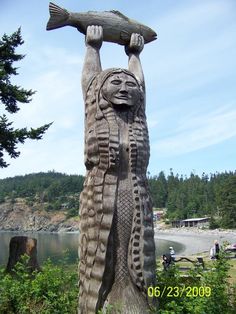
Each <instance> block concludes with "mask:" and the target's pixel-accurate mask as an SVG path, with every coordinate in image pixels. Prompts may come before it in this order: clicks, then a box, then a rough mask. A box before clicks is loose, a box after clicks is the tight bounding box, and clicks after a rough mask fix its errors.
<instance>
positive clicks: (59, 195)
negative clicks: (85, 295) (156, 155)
mask: <svg viewBox="0 0 236 314" xmlns="http://www.w3.org/2000/svg"><path fill="white" fill-rule="evenodd" d="M148 180H149V186H150V192H151V196H152V200H153V207H154V208H166V217H165V218H166V219H168V220H170V221H171V220H176V219H186V218H194V217H205V216H208V217H211V220H210V227H211V228H218V227H221V228H236V172H224V173H214V174H210V175H207V174H205V173H203V174H202V176H199V175H197V174H194V173H191V174H190V176H183V175H179V174H174V173H173V171H172V169H171V170H170V172H169V174H167V175H165V173H164V172H163V171H162V172H160V173H159V174H158V175H154V176H152V175H149V177H148ZM83 182H84V177H83V176H82V175H66V174H62V173H57V172H54V171H50V172H47V173H36V174H29V175H25V176H16V177H13V178H6V179H1V180H0V203H4V202H5V201H10V202H12V203H14V202H15V201H16V199H17V198H21V199H24V200H25V201H26V203H27V205H29V206H31V207H32V208H34V206H36V204H37V207H38V205H39V204H40V205H41V208H42V210H46V211H48V212H53V211H60V210H63V211H66V212H67V216H68V217H73V216H77V215H78V209H79V196H80V193H81V191H82V188H83Z"/></svg>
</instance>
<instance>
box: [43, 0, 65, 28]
mask: <svg viewBox="0 0 236 314" xmlns="http://www.w3.org/2000/svg"><path fill="white" fill-rule="evenodd" d="M49 13H50V19H49V21H48V23H47V30H48V31H49V30H52V29H55V28H59V27H62V26H64V25H65V22H66V20H67V19H68V17H69V15H70V13H69V12H68V11H67V10H66V9H62V8H60V7H59V6H58V5H56V4H54V3H52V2H50V3H49Z"/></svg>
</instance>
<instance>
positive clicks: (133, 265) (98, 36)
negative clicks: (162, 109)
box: [48, 4, 155, 314]
mask: <svg viewBox="0 0 236 314" xmlns="http://www.w3.org/2000/svg"><path fill="white" fill-rule="evenodd" d="M51 6H52V9H53V12H51V15H52V13H53V14H55V12H56V11H57V12H58V14H61V12H59V11H60V10H59V9H57V8H56V7H55V5H52V4H51ZM68 14H69V13H68ZM57 18H58V17H56V18H55V19H54V20H52V21H51V23H50V28H49V29H53V25H54V24H55V23H56V22H57V20H56V19H57ZM67 20H68V17H67ZM77 21H78V20H77ZM127 21H129V20H128V18H127ZM127 21H126V22H127ZM103 22H104V21H103ZM127 23H128V22H127ZM64 25H72V23H71V24H66V22H64ZM64 25H62V26H64ZM100 25H102V24H100ZM117 25H118V24H117ZM72 26H75V25H72ZM48 27H49V26H48ZM60 27H61V26H60ZM117 27H118V26H117ZM119 27H122V24H121V25H119ZM54 28H55V27H54ZM79 30H80V29H79ZM116 34H117V33H116ZM154 34H155V33H154ZM144 37H145V35H144V36H142V35H140V34H137V33H132V34H130V36H129V39H128V42H127V39H126V41H125V42H123V44H124V45H126V48H125V50H126V53H127V55H128V57H129V62H128V70H126V69H119V68H118V69H117V68H113V69H108V70H104V71H103V70H102V68H101V61H100V55H99V50H100V48H101V46H102V42H103V27H102V26H96V25H88V26H87V30H86V45H87V52H86V56H85V62H84V67H83V73H82V89H83V96H84V102H85V165H86V170H87V172H86V178H85V182H84V189H83V191H82V193H81V202H80V219H81V220H80V238H79V258H80V265H79V274H80V283H79V287H80V288H79V291H80V292H79V294H80V295H79V312H80V313H81V314H94V313H97V312H98V311H99V310H101V309H104V308H106V306H107V305H113V306H114V310H113V313H118V312H119V311H120V312H119V313H122V314H132V313H133V314H145V313H148V310H149V302H148V297H147V288H148V287H149V286H150V285H153V284H154V281H155V244H154V231H153V216H152V203H151V199H150V195H149V189H148V182H147V177H146V171H147V166H148V162H149V139H148V129H147V122H146V116H145V84H144V76H143V71H142V67H141V63H140V59H139V54H140V52H141V51H142V49H143V47H144V42H148V41H146V40H145V38H144ZM107 38H108V39H109V41H115V39H114V38H115V37H112V38H109V32H108V29H107V28H106V40H108V39H107ZM152 40H153V39H152Z"/></svg>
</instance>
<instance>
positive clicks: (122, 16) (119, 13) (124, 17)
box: [110, 10, 129, 21]
mask: <svg viewBox="0 0 236 314" xmlns="http://www.w3.org/2000/svg"><path fill="white" fill-rule="evenodd" d="M110 12H112V13H114V14H116V15H118V16H119V17H121V18H122V19H124V20H126V21H129V18H128V17H127V16H125V15H124V14H123V13H121V12H120V11H117V10H111V11H110Z"/></svg>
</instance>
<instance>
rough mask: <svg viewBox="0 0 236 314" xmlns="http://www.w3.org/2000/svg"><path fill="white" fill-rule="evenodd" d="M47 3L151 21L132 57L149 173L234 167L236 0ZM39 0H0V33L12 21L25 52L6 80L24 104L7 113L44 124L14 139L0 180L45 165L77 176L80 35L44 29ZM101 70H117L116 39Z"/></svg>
mask: <svg viewBox="0 0 236 314" xmlns="http://www.w3.org/2000/svg"><path fill="white" fill-rule="evenodd" d="M55 3H56V4H58V5H60V6H62V7H65V8H67V9H68V10H69V11H73V12H82V11H83V12H85V11H89V10H97V11H104V10H111V9H116V10H120V11H121V12H122V13H123V14H125V15H127V16H128V17H130V18H133V19H136V20H138V21H140V22H142V23H143V24H146V25H148V26H150V27H151V28H153V29H154V30H155V31H156V32H157V34H158V39H157V40H156V41H154V42H152V43H150V44H147V45H145V49H144V51H143V52H142V54H141V61H142V65H143V70H144V74H145V80H146V87H147V119H148V125H149V134H150V145H151V158H150V163H149V172H150V173H151V174H152V175H155V174H158V173H159V172H160V171H162V170H164V171H165V173H166V174H168V173H169V169H170V168H172V169H173V171H174V173H179V174H186V175H189V174H190V173H191V172H192V171H194V172H195V173H197V174H199V175H201V174H202V173H203V172H205V173H214V172H216V171H218V172H222V171H225V170H227V171H229V170H235V168H236V167H235V160H236V157H235V153H236V123H235V121H236V57H235V56H236V36H235V34H236V1H234V0H186V1H184V0H179V1H176V0H165V1H162V0H149V1H127V0H126V1H125V0H117V1H115V0H109V1H108V0H103V1H90V0H87V1H78V0H58V1H55ZM48 4H49V1H46V0H41V1H38V0H31V1H28V0H0V36H2V35H3V33H7V34H11V33H12V32H14V31H15V30H16V29H17V28H18V27H19V26H21V29H22V35H23V39H24V40H25V44H24V45H23V46H22V47H21V48H20V49H19V50H18V51H19V52H22V53H24V54H26V57H25V59H24V60H23V61H21V62H20V63H18V64H17V66H19V67H20V68H19V75H18V76H17V77H16V78H15V79H14V82H16V83H17V84H19V85H21V86H22V87H24V88H28V89H30V88H31V89H33V90H36V91H37V93H36V94H35V95H34V96H33V101H32V102H31V103H30V104H26V105H22V106H21V110H20V111H19V113H17V114H15V115H11V116H9V118H10V120H12V121H14V123H15V126H17V127H24V126H28V127H31V126H32V127H37V126H40V125H43V124H45V123H49V122H51V121H54V123H53V125H52V127H51V128H50V130H49V131H48V132H47V134H45V136H44V139H43V140H41V141H27V142H26V143H25V145H22V146H19V150H20V151H21V155H20V157H19V158H17V159H15V160H14V159H13V160H9V162H10V164H11V165H10V166H9V167H8V168H6V169H1V170H0V178H4V177H12V176H15V175H21V174H27V173H32V172H39V171H48V170H53V169H54V170H55V171H59V172H63V173H68V174H84V173H85V167H84V164H83V136H84V134H83V130H84V105H83V100H82V94H81V83H80V82H81V70H82V66H83V59H84V54H85V45H84V35H82V34H81V33H79V32H78V31H76V30H75V29H74V28H72V27H64V28H61V29H57V30H54V31H50V32H47V31H46V23H47V20H48V18H49V12H48ZM101 59H102V66H103V68H104V69H105V68H108V67H125V68H126V67H127V57H126V55H125V53H124V49H123V47H122V46H118V45H116V44H110V43H104V44H103V47H102V50H101Z"/></svg>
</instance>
